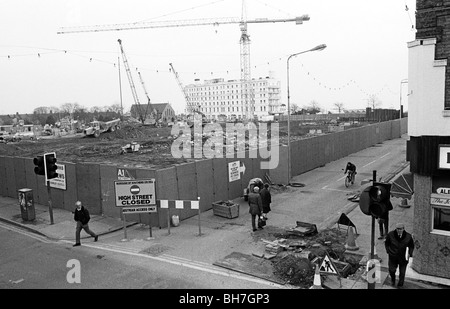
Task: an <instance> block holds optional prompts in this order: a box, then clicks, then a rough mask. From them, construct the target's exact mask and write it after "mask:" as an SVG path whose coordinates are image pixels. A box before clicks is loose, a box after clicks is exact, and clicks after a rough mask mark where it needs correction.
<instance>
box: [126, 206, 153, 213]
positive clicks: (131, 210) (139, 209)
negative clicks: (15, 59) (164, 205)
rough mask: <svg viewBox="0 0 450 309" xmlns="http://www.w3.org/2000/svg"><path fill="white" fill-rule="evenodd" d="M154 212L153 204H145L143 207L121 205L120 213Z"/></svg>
mask: <svg viewBox="0 0 450 309" xmlns="http://www.w3.org/2000/svg"><path fill="white" fill-rule="evenodd" d="M148 212H156V205H155V206H145V207H123V208H122V213H124V214H137V213H148Z"/></svg>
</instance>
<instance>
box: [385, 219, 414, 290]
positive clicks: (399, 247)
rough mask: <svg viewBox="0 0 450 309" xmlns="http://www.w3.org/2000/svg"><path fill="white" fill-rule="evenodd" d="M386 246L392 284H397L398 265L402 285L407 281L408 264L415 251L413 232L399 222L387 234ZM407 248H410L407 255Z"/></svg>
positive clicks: (399, 279) (399, 281)
mask: <svg viewBox="0 0 450 309" xmlns="http://www.w3.org/2000/svg"><path fill="white" fill-rule="evenodd" d="M384 246H385V247H386V252H387V254H388V256H389V260H388V267H389V275H390V276H391V284H392V285H395V272H396V271H397V267H398V268H399V277H398V284H397V286H399V287H401V286H403V283H404V281H405V274H406V266H407V265H408V262H409V258H410V257H412V255H413V251H414V241H413V238H412V236H411V234H409V233H408V232H406V231H405V225H404V224H403V223H397V225H396V227H395V230H394V231H391V232H389V233H388V234H387V237H386V240H385V242H384ZM406 248H408V250H409V252H408V256H406Z"/></svg>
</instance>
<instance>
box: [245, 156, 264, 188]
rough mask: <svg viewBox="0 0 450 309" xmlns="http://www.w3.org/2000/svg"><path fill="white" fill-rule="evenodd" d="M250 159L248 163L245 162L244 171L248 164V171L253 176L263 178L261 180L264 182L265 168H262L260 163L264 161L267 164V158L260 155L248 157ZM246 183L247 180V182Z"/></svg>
mask: <svg viewBox="0 0 450 309" xmlns="http://www.w3.org/2000/svg"><path fill="white" fill-rule="evenodd" d="M250 160H251V161H250V162H251V163H250V164H248V165H247V163H246V164H245V167H246V169H245V173H247V166H248V167H249V169H250V170H249V172H251V173H252V175H253V178H261V179H262V180H263V182H266V178H265V175H266V171H267V169H262V168H261V163H262V162H266V163H265V164H267V165H268V164H269V159H264V160H262V159H261V158H260V157H258V158H255V159H250ZM247 184H248V182H247ZM243 185H245V184H243Z"/></svg>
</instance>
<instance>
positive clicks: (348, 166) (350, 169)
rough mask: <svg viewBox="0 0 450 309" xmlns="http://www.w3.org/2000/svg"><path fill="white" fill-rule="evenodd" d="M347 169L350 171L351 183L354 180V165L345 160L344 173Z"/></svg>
mask: <svg viewBox="0 0 450 309" xmlns="http://www.w3.org/2000/svg"><path fill="white" fill-rule="evenodd" d="M347 171H349V172H351V177H352V184H353V183H354V182H355V175H356V165H355V164H353V163H352V162H347V166H346V167H345V170H344V174H345V173H347Z"/></svg>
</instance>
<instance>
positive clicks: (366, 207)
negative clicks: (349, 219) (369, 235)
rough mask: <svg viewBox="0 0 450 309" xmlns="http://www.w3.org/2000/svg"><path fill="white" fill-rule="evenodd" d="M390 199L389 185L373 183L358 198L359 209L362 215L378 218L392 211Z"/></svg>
mask: <svg viewBox="0 0 450 309" xmlns="http://www.w3.org/2000/svg"><path fill="white" fill-rule="evenodd" d="M390 198H391V184H390V183H383V182H374V183H373V186H369V187H367V188H365V189H364V191H363V192H362V193H361V195H360V196H359V207H360V208H361V211H362V212H363V213H364V214H366V215H369V216H374V217H377V218H378V217H381V216H382V215H383V214H385V213H386V212H388V211H390V210H392V209H393V207H392V203H391V200H390Z"/></svg>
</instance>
